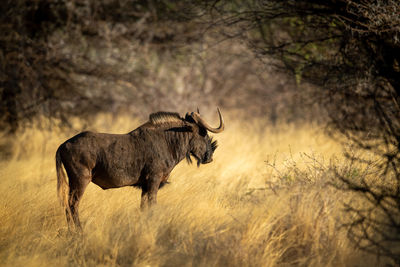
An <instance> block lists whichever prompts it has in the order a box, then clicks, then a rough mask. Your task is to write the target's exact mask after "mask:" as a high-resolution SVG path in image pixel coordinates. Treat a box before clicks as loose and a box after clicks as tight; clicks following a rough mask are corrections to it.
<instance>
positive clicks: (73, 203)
mask: <svg viewBox="0 0 400 267" xmlns="http://www.w3.org/2000/svg"><path fill="white" fill-rule="evenodd" d="M69 177H70V179H69V187H70V192H69V200H68V204H69V209H70V211H71V217H72V220H73V222H74V225H75V226H76V227H77V228H78V229H79V230H82V226H81V222H80V221H79V212H78V208H79V202H80V200H81V198H82V196H83V193H84V192H85V189H86V187H87V185H88V184H89V183H90V181H91V176H90V174H89V171H88V170H81V171H80V172H77V173H74V174H73V175H71V176H69ZM67 219H69V225H70V218H69V216H68V215H67Z"/></svg>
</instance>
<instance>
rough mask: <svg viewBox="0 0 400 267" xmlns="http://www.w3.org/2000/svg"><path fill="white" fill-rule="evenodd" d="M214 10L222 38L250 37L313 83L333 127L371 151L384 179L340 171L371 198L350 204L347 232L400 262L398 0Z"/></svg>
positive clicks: (219, 6)
mask: <svg viewBox="0 0 400 267" xmlns="http://www.w3.org/2000/svg"><path fill="white" fill-rule="evenodd" d="M212 12H213V13H214V14H218V16H215V20H214V21H213V24H214V25H220V26H221V27H224V26H225V27H224V28H223V33H224V34H225V36H227V37H228V38H231V37H235V36H240V37H241V38H243V39H244V40H246V41H247V43H248V44H249V45H250V47H251V48H252V49H254V51H255V53H256V54H257V55H258V56H259V57H260V58H261V59H265V58H267V59H268V60H269V61H268V63H269V64H271V63H272V64H274V65H275V66H276V67H277V68H278V69H280V70H282V71H285V72H289V73H291V74H292V75H293V77H295V79H296V81H297V84H298V86H299V88H302V87H304V86H305V85H306V86H308V87H309V86H310V85H312V86H314V89H315V90H312V91H311V93H304V94H305V95H306V97H307V98H309V100H311V102H318V103H320V104H321V106H323V107H324V108H325V109H326V110H327V112H328V115H329V118H330V120H329V123H330V126H331V129H332V130H333V131H332V132H335V131H340V132H341V133H342V134H343V135H344V136H345V137H346V138H347V140H349V141H350V143H351V144H352V145H354V146H356V147H357V148H358V149H359V148H361V149H364V150H366V151H368V152H372V153H374V155H375V156H374V160H373V162H369V164H373V166H374V167H376V169H377V170H379V172H378V173H375V176H379V177H381V178H382V180H381V181H383V182H381V183H379V184H378V183H376V180H375V179H372V180H371V179H367V178H366V177H367V176H363V177H359V179H355V178H354V177H355V176H354V175H339V178H340V179H341V180H342V181H343V182H344V185H345V187H346V188H347V189H349V190H351V191H353V192H358V193H359V194H360V195H361V196H362V197H364V198H365V199H366V201H367V203H368V204H369V205H367V204H366V206H364V207H357V206H355V205H352V204H351V203H350V204H348V206H347V210H348V211H349V212H350V213H351V215H352V216H354V217H353V218H354V220H353V221H352V222H351V223H350V224H348V226H349V235H350V237H351V238H353V239H354V241H355V244H356V245H357V246H358V247H360V248H362V249H365V250H369V251H373V252H375V253H377V254H379V255H382V256H388V257H390V258H392V259H393V260H394V261H395V262H396V264H400V253H399V249H400V106H399V103H400V65H399V64H400V2H399V1H395V0H387V1H376V0H365V1H352V0H327V1H317V0H312V1H309V0H296V1H294V0H289V1H275V0H269V1H267V0H265V1H261V0H260V1H256V0H254V1H252V0H250V1H240V0H237V1H216V4H215V5H213V7H212ZM232 25H235V26H236V27H232ZM271 58H272V59H273V61H272V62H271ZM349 157H351V156H350V154H349ZM356 158H357V159H358V160H359V161H365V159H363V158H361V157H356ZM371 166H372V165H371ZM374 180H375V181H374Z"/></svg>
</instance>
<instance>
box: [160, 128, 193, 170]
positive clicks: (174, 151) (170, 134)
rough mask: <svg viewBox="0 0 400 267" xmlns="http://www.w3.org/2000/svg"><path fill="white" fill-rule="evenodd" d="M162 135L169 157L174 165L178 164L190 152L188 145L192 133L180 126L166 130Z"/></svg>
mask: <svg viewBox="0 0 400 267" xmlns="http://www.w3.org/2000/svg"><path fill="white" fill-rule="evenodd" d="M164 134H165V140H166V142H167V145H168V149H169V151H170V153H171V156H172V157H173V158H174V160H175V161H176V163H178V162H180V161H181V160H183V159H184V158H185V157H186V155H187V154H188V153H189V152H190V150H191V148H190V145H189V144H190V139H191V137H192V132H191V131H190V129H189V128H188V127H187V126H184V125H182V126H178V127H171V128H168V129H166V130H165V131H164Z"/></svg>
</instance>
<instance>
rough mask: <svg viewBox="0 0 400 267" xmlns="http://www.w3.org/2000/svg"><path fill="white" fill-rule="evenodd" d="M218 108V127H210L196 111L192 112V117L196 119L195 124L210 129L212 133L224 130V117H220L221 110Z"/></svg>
mask: <svg viewBox="0 0 400 267" xmlns="http://www.w3.org/2000/svg"><path fill="white" fill-rule="evenodd" d="M217 110H218V115H219V127H218V128H213V127H211V126H210V125H209V124H208V123H207V122H205V121H204V120H203V118H202V117H201V116H200V114H199V113H198V112H192V118H193V119H194V120H195V121H196V123H197V124H199V125H200V126H202V127H204V128H205V129H206V130H207V131H210V132H212V133H220V132H222V131H223V130H224V128H225V124H224V118H223V117H222V114H221V111H220V110H219V108H217Z"/></svg>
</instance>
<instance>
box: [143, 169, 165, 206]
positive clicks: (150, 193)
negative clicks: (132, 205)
mask: <svg viewBox="0 0 400 267" xmlns="http://www.w3.org/2000/svg"><path fill="white" fill-rule="evenodd" d="M161 181H162V175H151V176H149V179H148V180H147V185H146V186H145V187H143V188H142V199H141V202H140V208H141V209H142V210H143V209H145V208H147V207H150V206H152V205H154V204H156V203H157V192H158V188H159V187H160V183H161Z"/></svg>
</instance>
